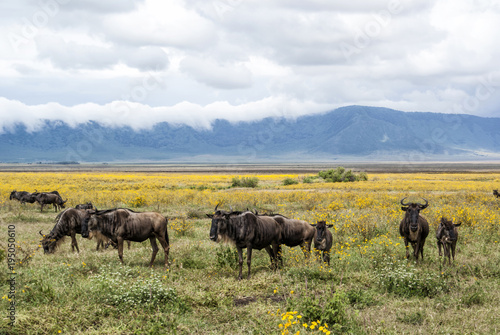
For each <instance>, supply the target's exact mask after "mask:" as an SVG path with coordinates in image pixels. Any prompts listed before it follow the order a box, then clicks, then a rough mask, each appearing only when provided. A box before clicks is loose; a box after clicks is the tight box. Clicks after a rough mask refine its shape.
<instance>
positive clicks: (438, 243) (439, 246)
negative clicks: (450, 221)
mask: <svg viewBox="0 0 500 335" xmlns="http://www.w3.org/2000/svg"><path fill="white" fill-rule="evenodd" d="M437 245H438V251H439V257H441V241H439V240H438V241H437Z"/></svg>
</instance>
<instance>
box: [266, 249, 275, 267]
mask: <svg viewBox="0 0 500 335" xmlns="http://www.w3.org/2000/svg"><path fill="white" fill-rule="evenodd" d="M266 251H267V254H268V255H269V259H270V261H271V269H273V270H276V262H275V260H274V259H275V257H274V250H273V249H272V248H271V246H269V245H268V246H267V247H266Z"/></svg>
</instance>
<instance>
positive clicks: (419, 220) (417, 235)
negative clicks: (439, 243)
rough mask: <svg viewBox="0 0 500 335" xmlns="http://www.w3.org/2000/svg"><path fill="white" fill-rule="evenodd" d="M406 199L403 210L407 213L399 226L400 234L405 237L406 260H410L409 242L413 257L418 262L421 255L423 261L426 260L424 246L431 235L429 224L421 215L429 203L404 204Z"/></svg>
mask: <svg viewBox="0 0 500 335" xmlns="http://www.w3.org/2000/svg"><path fill="white" fill-rule="evenodd" d="M405 199H406V198H403V199H401V205H402V207H401V210H403V211H405V217H404V218H403V220H401V223H400V225H399V234H400V235H401V236H402V237H404V241H405V248H406V258H408V259H409V258H410V252H409V249H408V242H409V243H411V245H412V247H413V255H414V256H415V260H416V261H417V262H418V254H419V253H420V255H421V258H422V260H423V259H424V244H425V239H426V238H427V235H429V223H428V222H427V220H426V219H425V218H424V217H423V216H421V215H420V211H421V210H422V209H425V208H427V206H428V205H429V202H428V201H427V200H425V199H424V200H425V204H423V205H422V204H420V203H414V202H412V203H404V200H405Z"/></svg>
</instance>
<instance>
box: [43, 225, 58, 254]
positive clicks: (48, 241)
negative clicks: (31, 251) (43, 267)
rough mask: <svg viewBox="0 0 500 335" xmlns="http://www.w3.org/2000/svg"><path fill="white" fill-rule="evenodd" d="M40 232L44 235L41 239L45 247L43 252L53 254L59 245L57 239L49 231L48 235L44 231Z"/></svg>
mask: <svg viewBox="0 0 500 335" xmlns="http://www.w3.org/2000/svg"><path fill="white" fill-rule="evenodd" d="M39 234H40V235H41V236H42V240H41V241H40V242H41V244H42V247H43V252H44V253H45V254H51V253H53V252H54V250H55V249H56V246H57V242H56V239H55V238H53V237H52V235H51V234H50V233H49V234H48V235H44V234H42V231H41V230H40V231H39Z"/></svg>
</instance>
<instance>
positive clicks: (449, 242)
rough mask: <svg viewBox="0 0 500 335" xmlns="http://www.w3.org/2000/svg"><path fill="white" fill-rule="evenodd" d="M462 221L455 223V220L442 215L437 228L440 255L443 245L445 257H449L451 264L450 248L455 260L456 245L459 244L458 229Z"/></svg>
mask: <svg viewBox="0 0 500 335" xmlns="http://www.w3.org/2000/svg"><path fill="white" fill-rule="evenodd" d="M458 226H460V223H453V221H451V220H448V219H447V218H445V217H441V221H440V222H439V226H438V227H437V230H436V239H437V246H438V250H439V256H441V246H442V247H443V250H444V257H445V260H446V257H448V263H449V264H451V259H450V249H451V254H452V256H453V261H455V247H456V246H457V239H458V229H457V227H458Z"/></svg>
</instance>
